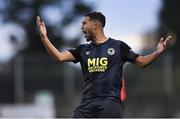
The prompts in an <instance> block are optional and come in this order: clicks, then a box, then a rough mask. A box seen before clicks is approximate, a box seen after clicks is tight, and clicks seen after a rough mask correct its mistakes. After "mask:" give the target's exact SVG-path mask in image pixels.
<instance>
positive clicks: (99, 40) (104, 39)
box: [92, 34, 108, 45]
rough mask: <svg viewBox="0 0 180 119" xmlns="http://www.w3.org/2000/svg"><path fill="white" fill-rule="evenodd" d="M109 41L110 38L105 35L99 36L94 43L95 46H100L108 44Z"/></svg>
mask: <svg viewBox="0 0 180 119" xmlns="http://www.w3.org/2000/svg"><path fill="white" fill-rule="evenodd" d="M107 40H108V38H107V37H106V36H105V35H104V34H97V35H96V36H95V38H94V39H93V41H92V42H93V43H94V44H96V45H98V44H102V43H104V42H106V41H107Z"/></svg>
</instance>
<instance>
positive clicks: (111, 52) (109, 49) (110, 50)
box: [107, 48, 115, 55]
mask: <svg viewBox="0 0 180 119" xmlns="http://www.w3.org/2000/svg"><path fill="white" fill-rule="evenodd" d="M107 53H108V54H109V55H114V54H115V49H114V48H108V50H107Z"/></svg>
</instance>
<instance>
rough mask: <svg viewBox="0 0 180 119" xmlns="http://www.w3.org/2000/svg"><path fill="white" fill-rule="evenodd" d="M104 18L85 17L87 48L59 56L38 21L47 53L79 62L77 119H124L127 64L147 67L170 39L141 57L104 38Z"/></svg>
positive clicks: (83, 26) (78, 48) (122, 43)
mask: <svg viewBox="0 0 180 119" xmlns="http://www.w3.org/2000/svg"><path fill="white" fill-rule="evenodd" d="M105 22H106V21H105V16H104V15H103V14H102V13H100V12H91V13H88V14H86V15H85V16H84V20H83V21H82V26H81V29H82V32H83V33H84V34H85V38H86V40H87V41H90V43H88V44H83V45H79V46H77V47H76V48H74V49H70V50H68V51H63V52H60V51H58V50H57V49H56V48H55V47H54V46H53V45H52V43H51V42H50V40H49V38H48V37H47V31H46V27H45V24H44V22H41V20H40V17H37V27H38V30H39V33H40V36H41V40H42V42H43V44H44V46H45V47H46V49H47V51H48V53H49V54H50V55H51V56H52V57H53V58H54V59H55V60H57V61H59V62H68V61H72V62H74V63H77V62H80V64H81V67H82V72H83V77H84V82H83V87H82V99H81V102H80V104H79V106H78V107H76V109H75V110H74V113H73V117H74V118H90V117H91V118H92V117H96V118H97V117H101V118H103V117H109V118H113V117H121V115H122V113H121V112H122V111H121V100H120V97H119V96H120V95H119V91H120V90H121V86H122V82H121V79H122V70H123V65H124V64H125V63H126V62H127V61H128V62H131V63H134V64H136V65H138V66H139V67H145V66H147V65H149V64H151V63H152V62H153V61H155V60H156V59H157V58H158V57H159V56H160V55H161V54H162V53H163V52H164V51H165V49H166V47H167V45H168V41H169V40H170V39H171V36H168V37H167V38H163V37H162V38H161V39H160V41H159V43H158V45H157V48H156V50H155V51H154V52H153V53H151V54H149V55H146V56H142V55H138V54H136V53H134V52H133V51H132V49H131V48H130V47H129V46H128V45H127V44H126V43H124V42H123V41H120V40H115V39H113V38H108V37H107V36H105V34H104V31H103V28H104V26H105Z"/></svg>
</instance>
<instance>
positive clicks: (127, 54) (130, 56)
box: [120, 42, 139, 62]
mask: <svg viewBox="0 0 180 119" xmlns="http://www.w3.org/2000/svg"><path fill="white" fill-rule="evenodd" d="M120 47H121V51H122V55H123V59H124V60H125V61H128V62H133V61H134V60H135V59H136V58H137V57H138V56H139V54H136V53H135V52H134V51H133V50H132V49H131V47H129V46H128V45H127V44H126V43H124V42H121V45H120Z"/></svg>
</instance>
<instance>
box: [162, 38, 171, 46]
mask: <svg viewBox="0 0 180 119" xmlns="http://www.w3.org/2000/svg"><path fill="white" fill-rule="evenodd" d="M171 38H172V36H168V37H167V38H166V39H165V41H164V42H163V46H164V47H166V46H168V43H169V41H170V40H171Z"/></svg>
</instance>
